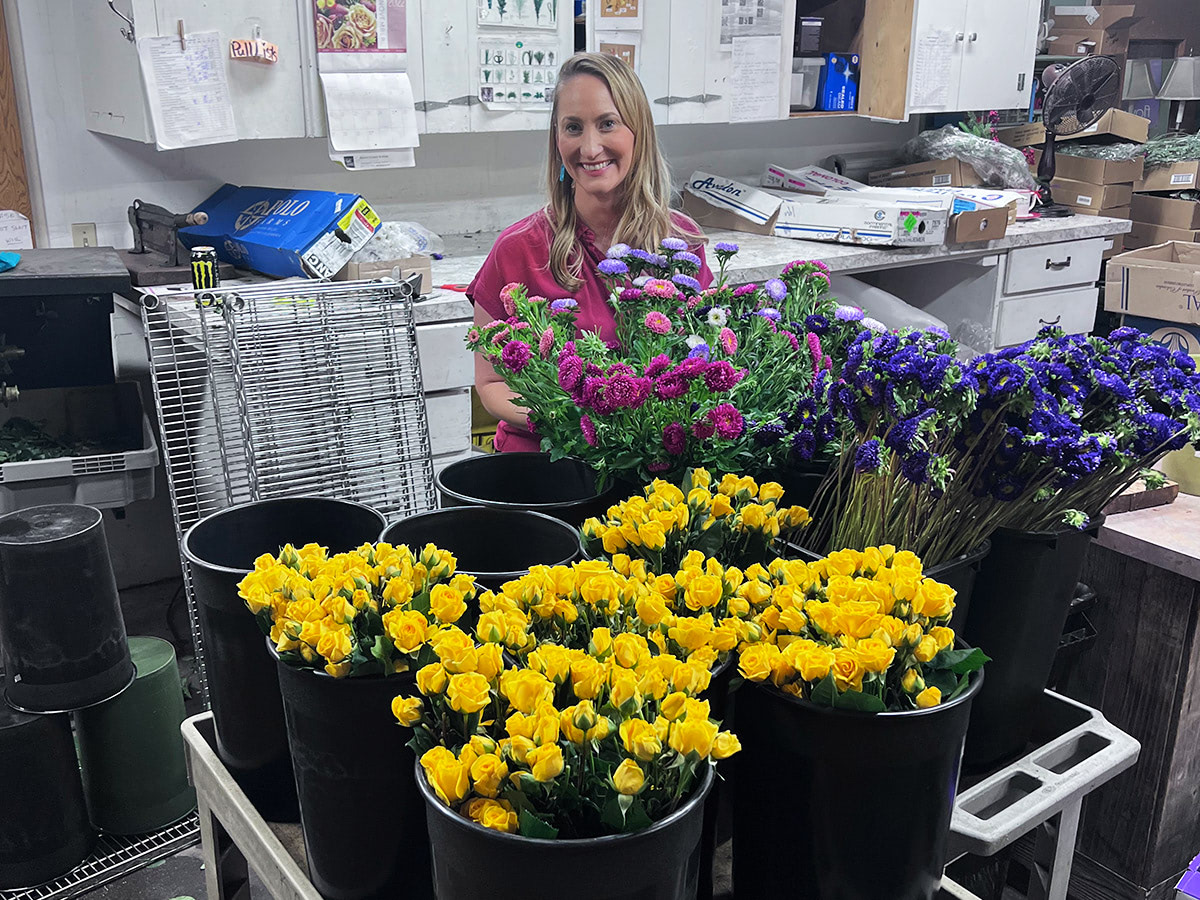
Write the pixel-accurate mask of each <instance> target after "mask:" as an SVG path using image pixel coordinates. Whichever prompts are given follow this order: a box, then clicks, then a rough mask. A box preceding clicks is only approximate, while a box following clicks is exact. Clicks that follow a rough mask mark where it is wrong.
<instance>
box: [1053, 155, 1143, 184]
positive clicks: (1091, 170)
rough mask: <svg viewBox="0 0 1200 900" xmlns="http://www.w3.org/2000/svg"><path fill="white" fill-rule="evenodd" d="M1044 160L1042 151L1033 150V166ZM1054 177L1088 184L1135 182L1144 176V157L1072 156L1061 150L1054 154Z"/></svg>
mask: <svg viewBox="0 0 1200 900" xmlns="http://www.w3.org/2000/svg"><path fill="white" fill-rule="evenodd" d="M1041 160H1042V151H1041V150H1034V151H1033V167H1034V169H1035V170H1036V169H1037V164H1038V163H1039V162H1041ZM1054 177H1055V178H1072V179H1074V180H1075V181H1086V182H1087V183H1088V184H1133V183H1134V182H1135V181H1137V180H1138V179H1140V178H1141V177H1142V157H1140V156H1139V157H1136V158H1135V159H1092V158H1091V157H1089V156H1071V155H1070V154H1069V153H1063V152H1062V151H1061V150H1060V151H1059V152H1058V153H1056V154H1055V155H1054Z"/></svg>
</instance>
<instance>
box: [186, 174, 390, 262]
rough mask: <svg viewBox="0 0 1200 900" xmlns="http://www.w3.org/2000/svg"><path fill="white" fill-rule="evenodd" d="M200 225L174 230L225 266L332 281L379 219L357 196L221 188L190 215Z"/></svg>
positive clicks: (367, 237) (230, 185)
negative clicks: (199, 217)
mask: <svg viewBox="0 0 1200 900" xmlns="http://www.w3.org/2000/svg"><path fill="white" fill-rule="evenodd" d="M201 210H203V211H204V212H206V213H208V222H207V224H205V225H192V226H190V227H188V228H181V229H180V230H179V240H180V241H181V242H182V243H183V245H184V246H185V247H197V246H204V245H208V246H211V247H213V248H215V249H216V251H217V256H218V257H219V258H221V259H222V260H224V261H225V262H229V263H233V264H234V265H235V266H240V267H241V268H244V269H253V270H254V271H256V272H262V273H263V274H264V275H276V276H279V277H281V278H282V277H288V276H292V275H299V276H311V277H314V278H331V277H333V275H334V274H335V273H336V272H337V271H338V270H339V269H341V268H342V266H344V265H346V263H347V262H349V261H350V257H351V256H353V255H354V254H355V253H356V252H357V251H358V250H359V249H361V248H362V246H363V245H364V244H366V242H367V241H369V240H370V239H371V238H372V237H374V235H375V231H376V229H378V228H379V224H380V222H379V216H377V215H376V214H375V210H373V209H371V206H370V204H368V203H367V201H366V200H364V199H363V198H362V197H360V196H359V195H358V194H334V193H330V192H328V191H297V190H288V189H286V188H262V187H237V186H235V185H232V184H226V185H223V186H222V187H221V188H220V189H219V190H217V192H216V193H215V194H213V195H212V196H211V197H209V198H208V199H207V200H205V201H204V202H203V203H201V204H200V205H199V206H197V207H196V209H195V210H194V211H197V212H198V211H201Z"/></svg>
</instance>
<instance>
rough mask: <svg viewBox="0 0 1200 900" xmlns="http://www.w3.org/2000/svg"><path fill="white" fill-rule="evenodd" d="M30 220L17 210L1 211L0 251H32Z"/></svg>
mask: <svg viewBox="0 0 1200 900" xmlns="http://www.w3.org/2000/svg"><path fill="white" fill-rule="evenodd" d="M31 249H33V235H32V233H30V230H29V220H28V219H27V218H25V217H24V216H23V215H21V214H20V213H19V212H17V211H16V210H15V209H4V210H0V250H31Z"/></svg>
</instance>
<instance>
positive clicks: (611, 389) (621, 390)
mask: <svg viewBox="0 0 1200 900" xmlns="http://www.w3.org/2000/svg"><path fill="white" fill-rule="evenodd" d="M604 396H605V397H607V398H608V401H609V403H611V404H612V406H613V407H614V408H615V409H622V408H625V409H633V408H636V407H638V406H640V405H641V404H640V403H639V402H638V401H639V398H640V397H641V387H640V385H638V382H637V379H636V378H632V377H631V376H629V375H614V376H613V377H612V378H610V379H609V380H608V387H606V388H605V389H604Z"/></svg>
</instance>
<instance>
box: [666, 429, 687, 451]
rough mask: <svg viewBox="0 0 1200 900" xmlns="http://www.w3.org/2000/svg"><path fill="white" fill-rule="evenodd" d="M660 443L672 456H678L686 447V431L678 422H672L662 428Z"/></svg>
mask: <svg viewBox="0 0 1200 900" xmlns="http://www.w3.org/2000/svg"><path fill="white" fill-rule="evenodd" d="M662 445H663V449H664V450H666V451H667V452H668V453H670V454H671V455H672V456H679V454H681V453H683V451H684V449H686V447H687V431H686V430H685V429H684V427H683V426H682V425H680V424H679V423H678V422H672V423H671V424H670V425H668V426H667V427H666V428H664V429H663V433H662Z"/></svg>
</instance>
